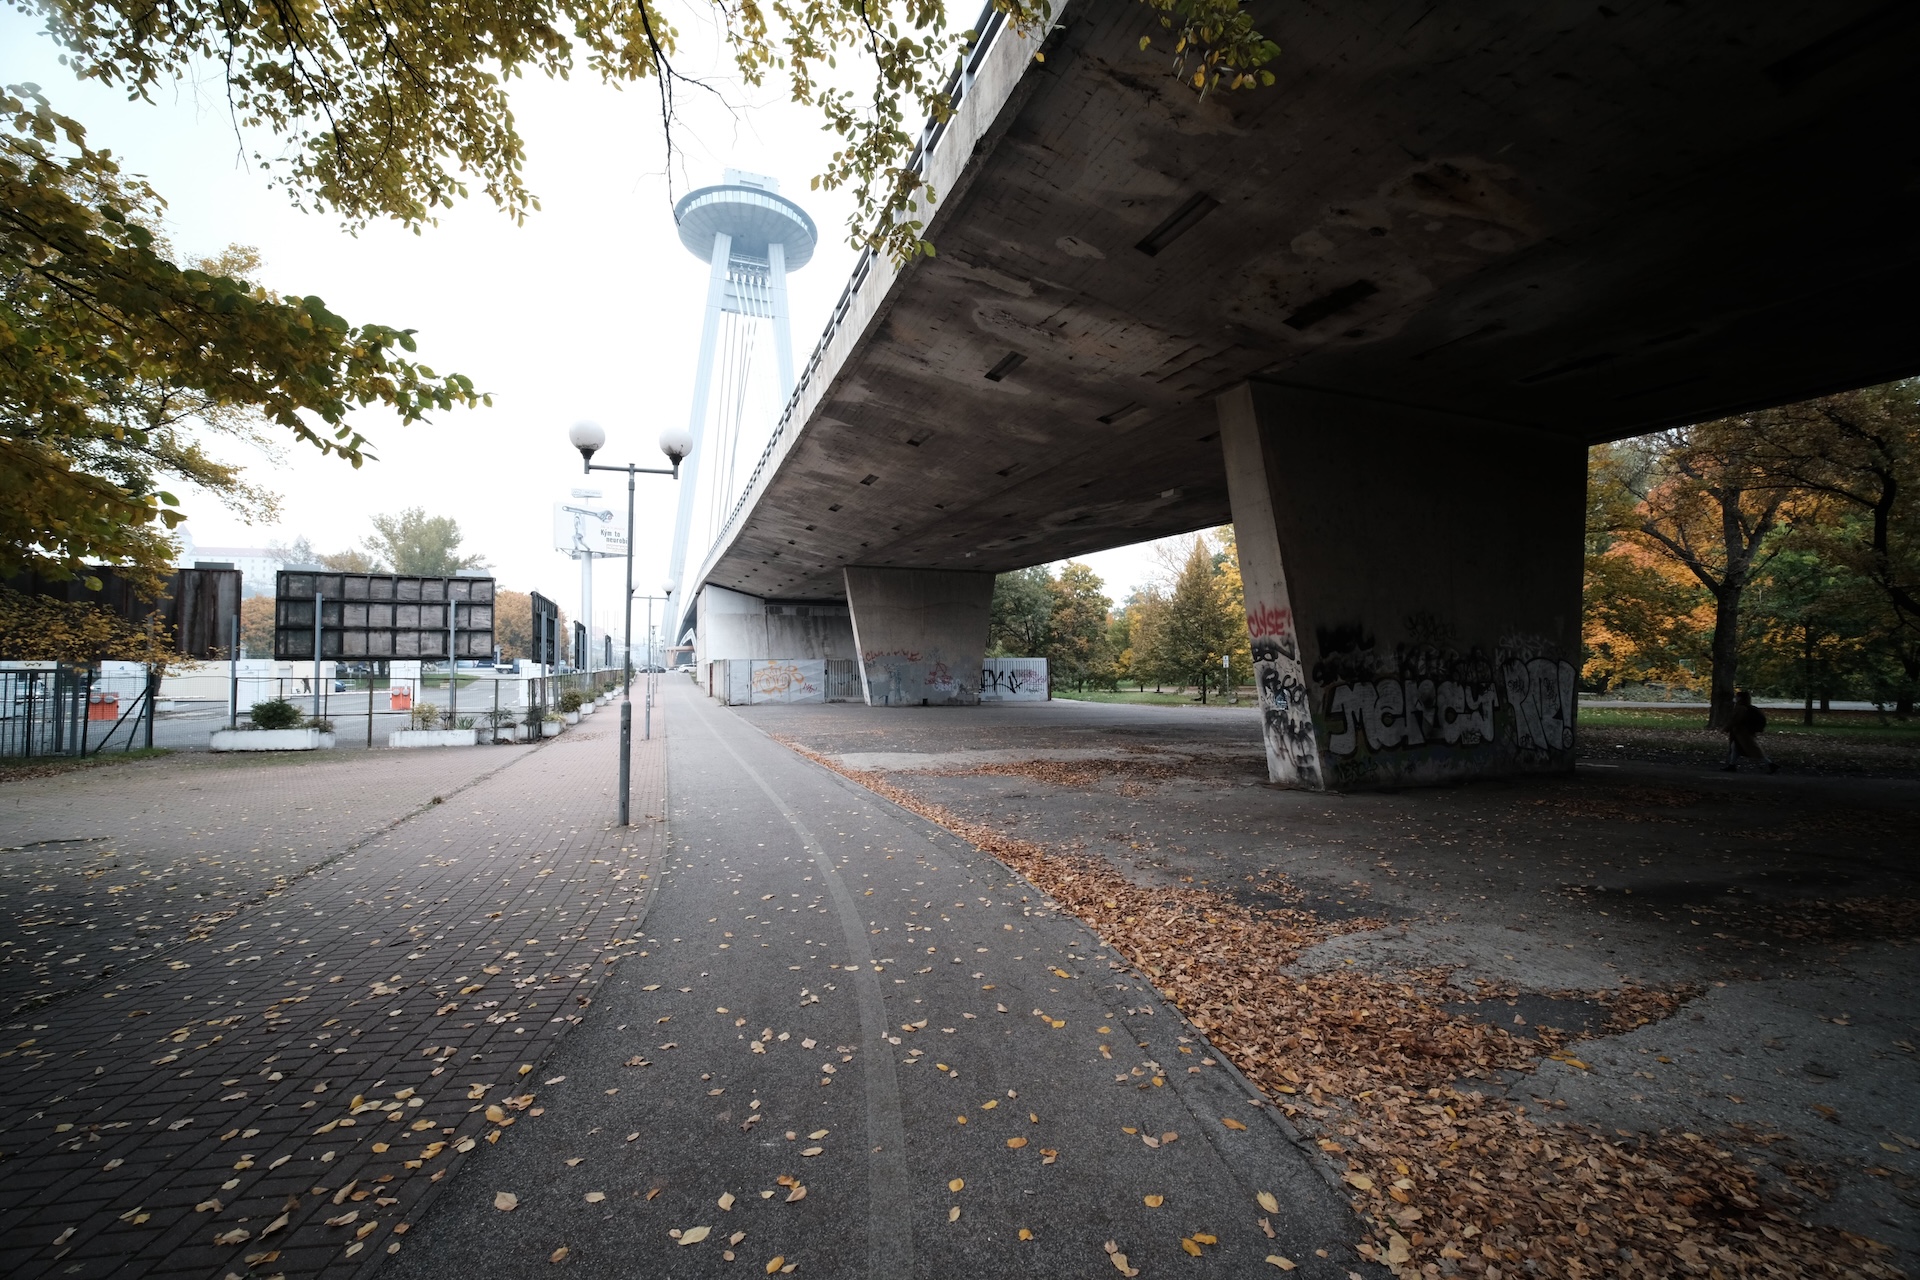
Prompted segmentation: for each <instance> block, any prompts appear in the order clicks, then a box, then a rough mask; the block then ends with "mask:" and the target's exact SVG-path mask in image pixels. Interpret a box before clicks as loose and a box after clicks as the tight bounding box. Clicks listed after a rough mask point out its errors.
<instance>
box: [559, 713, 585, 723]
mask: <svg viewBox="0 0 1920 1280" xmlns="http://www.w3.org/2000/svg"><path fill="white" fill-rule="evenodd" d="M560 715H561V718H562V719H564V720H565V721H566V722H567V723H568V724H579V723H580V713H579V712H578V711H563V712H561V713H560Z"/></svg>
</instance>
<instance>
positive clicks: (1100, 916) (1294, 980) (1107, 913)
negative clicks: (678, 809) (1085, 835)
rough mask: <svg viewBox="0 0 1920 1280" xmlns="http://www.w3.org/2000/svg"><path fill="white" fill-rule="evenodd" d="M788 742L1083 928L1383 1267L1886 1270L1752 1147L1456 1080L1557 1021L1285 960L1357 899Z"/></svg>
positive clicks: (1528, 1049) (1420, 1270) (1514, 1057)
mask: <svg viewBox="0 0 1920 1280" xmlns="http://www.w3.org/2000/svg"><path fill="white" fill-rule="evenodd" d="M789 745H793V744H789ZM795 749H796V750H799V751H801V752H802V753H803V754H805V755H808V756H809V757H811V758H812V759H814V760H815V761H817V762H818V763H820V764H822V765H824V766H826V767H828V768H831V769H834V770H835V771H836V772H839V773H842V774H844V775H846V776H847V777H850V778H852V779H854V780H855V781H858V782H860V783H861V784H863V785H864V786H866V787H868V788H869V789H871V790H873V791H874V792H876V793H878V794H880V795H882V796H885V797H886V798H887V799H889V800H892V801H893V802H895V803H896V804H899V805H901V806H902V807H904V808H906V809H909V810H911V811H912V812H914V813H917V814H919V815H920V816H922V817H924V818H927V819H929V820H931V821H933V822H936V823H938V824H939V825H941V826H943V827H945V828H946V829H948V830H950V831H952V832H953V833H954V834H956V835H958V836H960V837H961V838H963V839H965V840H967V841H969V842H970V843H972V844H974V845H976V846H978V847H979V848H981V849H982V850H984V851H986V852H988V853H990V854H992V855H993V856H994V857H996V858H998V859H999V860H1000V861H1002V862H1004V863H1006V864H1007V865H1008V866H1010V867H1012V868H1013V869H1015V870H1016V871H1019V872H1020V873H1021V874H1022V875H1024V876H1026V877H1027V878H1028V879H1029V880H1031V881H1032V882H1033V883H1034V884H1035V885H1036V886H1037V887H1039V888H1040V889H1041V890H1042V891H1043V892H1045V893H1047V894H1049V895H1051V896H1052V898H1053V899H1054V900H1055V901H1056V902H1058V903H1059V905H1060V906H1061V907H1062V908H1063V909H1065V910H1067V911H1069V912H1071V913H1072V914H1074V915H1075V916H1077V917H1079V918H1080V919H1081V920H1083V921H1085V922H1086V923H1087V924H1088V925H1090V926H1092V927H1093V928H1094V929H1095V930H1097V931H1098V932H1099V934H1100V935H1101V936H1102V937H1103V938H1104V939H1105V940H1106V941H1107V943H1108V944H1109V945H1110V946H1112V947H1114V948H1115V949H1116V950H1117V951H1119V952H1120V953H1121V954H1122V955H1124V956H1126V957H1127V958H1128V959H1129V960H1130V961H1131V962H1132V963H1133V964H1135V965H1136V966H1138V967H1139V968H1140V969H1141V970H1142V971H1143V972H1144V973H1146V974H1147V975H1148V976H1149V977H1150V978H1151V979H1152V980H1153V982H1154V984H1155V986H1156V987H1158V988H1159V990H1160V991H1161V993H1162V994H1163V995H1164V996H1165V997H1166V998H1167V999H1169V1000H1170V1001H1172V1002H1173V1003H1174V1004H1175V1005H1176V1006H1177V1007H1178V1008H1179V1009H1180V1010H1181V1012H1183V1013H1184V1014H1185V1015H1186V1016H1187V1017H1188V1018H1189V1019H1190V1020H1191V1021H1192V1022H1193V1023H1194V1025H1195V1026H1197V1027H1199V1028H1200V1029H1201V1030H1202V1031H1204V1032H1205V1033H1206V1034H1207V1036H1208V1037H1209V1039H1210V1040H1211V1041H1212V1042H1213V1044H1214V1045H1215V1046H1216V1047H1217V1048H1218V1049H1219V1050H1220V1051H1221V1052H1223V1053H1225V1054H1227V1055H1228V1056H1229V1057H1230V1058H1231V1059H1232V1061H1233V1062H1234V1064H1235V1065H1236V1066H1237V1067H1239V1068H1240V1070H1241V1071H1242V1072H1243V1073H1244V1074H1245V1075H1246V1076H1247V1077H1248V1078H1249V1079H1250V1080H1252V1081H1253V1082H1254V1083H1255V1084H1256V1085H1258V1086H1259V1087H1260V1088H1261V1089H1262V1090H1264V1091H1265V1092H1266V1094H1267V1095H1268V1096H1269V1097H1270V1098H1273V1099H1275V1100H1276V1101H1277V1102H1278V1104H1279V1105H1281V1106H1282V1107H1283V1108H1284V1109H1285V1110H1286V1111H1287V1113H1288V1114H1289V1115H1290V1116H1293V1117H1294V1118H1295V1119H1296V1122H1297V1123H1299V1124H1301V1125H1302V1127H1303V1128H1305V1129H1307V1130H1308V1131H1309V1132H1310V1133H1313V1134H1316V1135H1317V1136H1318V1141H1319V1145H1320V1147H1321V1149H1322V1150H1323V1151H1324V1152H1326V1153H1327V1154H1328V1155H1329V1156H1330V1157H1332V1158H1336V1159H1338V1160H1340V1161H1342V1162H1343V1163H1344V1164H1345V1180H1346V1183H1347V1185H1348V1187H1349V1188H1350V1189H1351V1190H1352V1192H1353V1194H1354V1206H1355V1208H1356V1210H1357V1211H1359V1212H1360V1213H1361V1214H1362V1215H1363V1217H1364V1219H1365V1221H1366V1223H1367V1225H1368V1229H1369V1239H1368V1241H1367V1242H1366V1243H1365V1244H1363V1245H1362V1246H1361V1250H1362V1252H1363V1253H1366V1254H1367V1255H1368V1256H1370V1257H1373V1258H1374V1259H1376V1260H1377V1261H1379V1262H1381V1263H1383V1264H1385V1265H1386V1266H1388V1267H1389V1268H1390V1269H1391V1270H1392V1271H1393V1273H1394V1274H1395V1275H1396V1276H1399V1277H1404V1278H1408V1280H1411V1278H1414V1277H1422V1276H1437V1275H1451V1274H1456V1273H1466V1274H1471V1275H1475V1276H1485V1277H1488V1280H1499V1278H1500V1277H1513V1276H1521V1275H1525V1276H1565V1277H1570V1278H1573V1280H1579V1278H1581V1277H1589V1276H1600V1275H1607V1276H1648V1277H1654V1276H1673V1275H1701V1276H1716V1277H1728V1278H1731V1277H1736V1276H1754V1277H1762V1276H1765V1277H1774V1276H1777V1277H1782V1278H1783V1280H1784V1278H1785V1277H1804V1276H1863V1277H1888V1278H1891V1277H1897V1276H1898V1275H1899V1274H1900V1273H1899V1272H1897V1271H1896V1270H1894V1269H1893V1268H1892V1267H1891V1266H1889V1265H1888V1264H1887V1263H1885V1262H1884V1261H1882V1260H1881V1255H1882V1253H1883V1252H1884V1246H1880V1245H1878V1244H1876V1243H1874V1242H1872V1241H1868V1240H1865V1239H1863V1238H1861V1237H1859V1236H1855V1235H1852V1234H1850V1233H1847V1232H1843V1231H1838V1230H1834V1229H1830V1228H1824V1227H1815V1226H1808V1225H1805V1224H1803V1223H1801V1222H1800V1221H1798V1220H1796V1219H1795V1218H1793V1217H1791V1216H1789V1215H1788V1214H1786V1213H1784V1212H1781V1211H1778V1210H1776V1209H1773V1208H1770V1207H1769V1206H1767V1205H1765V1204H1763V1203H1762V1202H1761V1199H1760V1192H1759V1186H1758V1179H1757V1178H1756V1176H1755V1174H1754V1172H1753V1170H1752V1168H1751V1167H1750V1166H1749V1165H1747V1164H1746V1163H1745V1162H1744V1161H1743V1160H1741V1159H1740V1158H1738V1157H1737V1156H1736V1155H1735V1154H1734V1153H1733V1152H1731V1151H1728V1150H1726V1149H1724V1148H1723V1147H1722V1146H1721V1145H1720V1144H1718V1143H1715V1142H1713V1141H1710V1140H1708V1139H1705V1138H1702V1137H1700V1136H1698V1135H1695V1134H1681V1135H1679V1136H1677V1137H1676V1136H1668V1135H1660V1136H1644V1135H1643V1136H1624V1135H1611V1136H1610V1135H1606V1134H1603V1133H1599V1132H1596V1131H1593V1130H1589V1129H1585V1128H1580V1127H1576V1126H1572V1125H1566V1124H1558V1123H1554V1122H1551V1121H1537V1120H1535V1119H1533V1118H1532V1117H1531V1116H1530V1115H1529V1114H1528V1111H1527V1108H1525V1107H1522V1106H1516V1105H1514V1104H1513V1103H1511V1102H1509V1101H1507V1100H1506V1099H1504V1098H1489V1097H1486V1096H1484V1095H1482V1094H1479V1093H1464V1092H1462V1091H1460V1090H1459V1089H1457V1088H1455V1087H1454V1086H1453V1082H1455V1081H1457V1080H1460V1079H1462V1078H1463V1077H1470V1076H1474V1075H1479V1074H1483V1073H1485V1072H1487V1071H1489V1070H1501V1069H1505V1070H1527V1069H1530V1068H1531V1067H1532V1066H1534V1065H1535V1064H1536V1063H1537V1062H1538V1060H1539V1059H1540V1057H1541V1056H1542V1055H1543V1054H1546V1053H1550V1052H1552V1053H1555V1056H1557V1057H1560V1058H1561V1059H1562V1060H1566V1061H1574V1062H1575V1064H1576V1065H1583V1064H1579V1063H1578V1062H1577V1059H1574V1058H1572V1055H1571V1054H1570V1053H1568V1052H1567V1051H1566V1049H1565V1048H1564V1045H1565V1043H1566V1038H1565V1037H1564V1036H1561V1035H1559V1034H1557V1033H1552V1032H1549V1031H1546V1030H1544V1029H1536V1030H1535V1035H1534V1037H1533V1038H1525V1037H1521V1036H1516V1035H1514V1034H1512V1033H1511V1032H1509V1031H1507V1030H1505V1029H1503V1028H1501V1027H1497V1026H1492V1025H1488V1024H1486V1023H1482V1022H1479V1021H1476V1020H1473V1019H1471V1018H1468V1017H1465V1016H1463V1015H1460V1014H1457V1013H1451V1012H1449V1011H1448V1010H1446V1009H1445V1008H1444V1007H1442V1006H1443V1005H1444V1004H1445V1003H1446V1002H1449V1001H1457V1000H1460V999H1462V998H1471V997H1470V996H1468V993H1464V992H1462V991H1460V990H1459V989H1458V988H1455V987H1453V986H1451V985H1450V984H1449V982H1448V980H1447V975H1446V974H1445V973H1444V972H1442V971H1415V972H1412V973H1407V974H1403V975H1399V976H1398V977H1396V978H1394V979H1386V978H1382V977H1379V976H1376V975H1370V974H1365V973H1359V972H1355V971H1353V970H1347V971H1343V972H1338V973H1324V974H1302V975H1293V974H1289V973H1287V972H1286V969H1287V967H1288V966H1289V965H1290V964H1291V963H1292V961H1293V960H1294V959H1295V958H1296V957H1297V956H1298V954H1299V953H1300V952H1301V951H1302V950H1303V949H1305V948H1306V947H1309V946H1312V945H1314V944H1315V943H1318V942H1321V941H1324V940H1326V939H1328V938H1330V937H1334V936H1336V935H1338V934H1342V933H1349V932H1353V931H1356V930H1364V929H1370V928H1375V927H1378V922H1376V921H1370V920H1365V919H1347V920H1337V921H1329V920H1322V919H1320V918H1319V917H1318V916H1316V915H1315V914H1314V913H1312V912H1309V911H1303V910H1299V909H1297V908H1292V907H1285V908H1280V909H1276V910H1259V909H1252V908H1248V907H1245V906H1242V905H1240V904H1239V903H1236V902H1234V901H1233V900H1232V899H1231V898H1229V897H1227V896H1226V895H1224V894H1221V893H1218V892H1214V891H1212V890H1204V889H1192V888H1178V889H1175V888H1142V887H1141V886H1139V885H1136V884H1134V883H1133V882H1132V881H1130V880H1128V879H1127V878H1126V877H1125V876H1123V875H1121V874H1120V873H1119V872H1117V871H1115V870H1114V869H1113V868H1112V867H1111V866H1109V865H1108V864H1107V863H1105V862H1104V861H1101V860H1098V859H1095V858H1090V857H1086V856H1083V855H1079V854H1074V853H1061V852H1055V851H1049V850H1048V849H1046V848H1045V847H1044V846H1041V845H1038V844H1034V843H1032V842H1029V841H1024V840H1018V839H1014V838H1012V837H1009V836H1007V835H1005V834H1003V833H1002V832H1000V831H997V830H995V829H993V828H991V827H988V826H985V825H983V824H980V823H976V822H971V821H968V820H966V819H964V818H961V817H960V816H958V815H956V814H954V813H952V812H950V811H948V810H946V809H944V808H942V807H940V806H938V805H933V804H929V803H927V802H925V801H923V800H921V799H919V798H918V797H916V796H914V795H913V794H912V793H910V792H908V791H906V790H904V789H903V788H901V787H898V786H895V785H893V784H891V783H889V782H887V781H886V780H885V778H884V777H882V776H881V775H879V774H877V773H869V772H862V771H858V770H850V769H845V768H841V767H840V766H839V765H837V764H836V763H835V762H834V761H832V760H831V759H829V758H827V757H824V756H820V755H817V754H815V753H813V752H809V751H805V749H804V748H799V747H797V746H796V747H795ZM1584 994H1586V995H1587V996H1588V997H1589V998H1597V999H1600V1000H1601V1001H1602V1002H1603V1003H1604V1004H1605V1005H1606V1006H1607V1008H1608V1011H1609V1015H1610V1016H1609V1024H1608V1025H1609V1029H1610V1030H1615V1031H1618V1030H1624V1029H1627V1028H1630V1027H1632V1026H1636V1025H1641V1024H1643V1023H1645V1022H1648V1021H1652V1020H1655V1019H1658V1018H1661V1017H1665V1016H1667V1015H1668V1014H1669V1013H1671V1012H1672V1011H1673V1010H1674V1009H1675V1008H1677V1007H1678V1006H1679V1004H1680V1003H1681V1002H1682V1000H1683V998H1684V997H1685V995H1686V993H1684V992H1681V993H1675V992H1658V991H1650V990H1642V989H1628V990H1624V991H1618V992H1598V993H1584Z"/></svg>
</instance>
